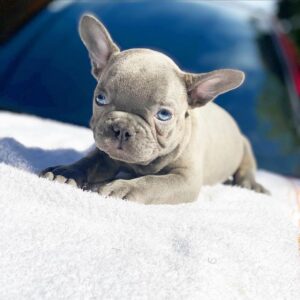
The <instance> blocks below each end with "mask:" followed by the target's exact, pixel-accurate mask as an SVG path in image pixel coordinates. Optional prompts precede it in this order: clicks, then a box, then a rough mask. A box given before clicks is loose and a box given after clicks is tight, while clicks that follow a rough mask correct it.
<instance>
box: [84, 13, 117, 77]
mask: <svg viewBox="0 0 300 300" xmlns="http://www.w3.org/2000/svg"><path fill="white" fill-rule="evenodd" d="M79 35H80V38H81V40H82V42H83V44H84V45H85V46H86V48H87V50H88V51H89V56H90V59H91V64H92V74H93V75H94V77H95V78H96V79H98V78H99V76H100V74H101V72H102V70H103V68H104V67H105V65H106V64H107V62H108V60H109V59H110V57H111V55H112V54H113V53H117V52H119V51H120V49H119V48H118V46H117V45H116V44H115V43H114V42H113V40H112V39H111V37H110V34H109V33H108V31H107V29H106V28H105V27H104V25H103V24H102V23H101V22H100V21H99V20H97V19H96V18H95V17H93V16H92V15H89V14H85V15H83V16H82V17H81V19H80V22H79Z"/></svg>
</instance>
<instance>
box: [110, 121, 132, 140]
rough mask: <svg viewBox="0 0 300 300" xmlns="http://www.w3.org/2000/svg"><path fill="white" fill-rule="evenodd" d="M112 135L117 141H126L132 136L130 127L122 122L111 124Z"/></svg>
mask: <svg viewBox="0 0 300 300" xmlns="http://www.w3.org/2000/svg"><path fill="white" fill-rule="evenodd" d="M111 130H112V132H113V135H114V137H115V138H116V139H117V140H119V141H128V140H129V138H130V137H132V136H133V133H132V129H128V128H126V127H125V126H123V125H122V124H114V125H112V126H111Z"/></svg>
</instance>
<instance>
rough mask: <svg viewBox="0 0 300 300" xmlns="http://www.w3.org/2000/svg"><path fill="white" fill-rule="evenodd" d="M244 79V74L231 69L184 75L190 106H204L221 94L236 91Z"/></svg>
mask: <svg viewBox="0 0 300 300" xmlns="http://www.w3.org/2000/svg"><path fill="white" fill-rule="evenodd" d="M244 79H245V74H244V72H242V71H239V70H231V69H223V70H216V71H213V72H209V73H202V74H192V73H184V81H185V83H186V87H187V92H188V101H189V105H190V106H191V107H192V108H194V107H199V106H203V105H205V104H206V103H208V102H210V101H212V100H214V99H215V98H216V97H217V96H219V95H220V94H223V93H226V92H228V91H230V90H233V89H236V88H237V87H239V86H240V85H241V84H242V83H243V82H244Z"/></svg>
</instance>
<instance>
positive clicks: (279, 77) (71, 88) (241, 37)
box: [0, 1, 300, 177]
mask: <svg viewBox="0 0 300 300" xmlns="http://www.w3.org/2000/svg"><path fill="white" fill-rule="evenodd" d="M84 12H91V13H93V14H95V15H97V16H98V17H99V18H100V19H101V20H102V21H103V23H104V24H105V25H106V26H107V27H108V29H109V31H110V32H111V34H112V36H113V38H114V40H115V41H118V43H119V46H120V48H121V49H127V48H133V47H135V48H151V49H156V50H159V51H161V52H164V53H165V54H167V55H169V56H171V57H172V58H173V59H174V60H175V62H177V63H178V65H179V66H180V67H181V68H182V69H184V70H187V71H192V72H208V71H211V70H214V69H219V68H236V69H241V70H243V71H244V72H245V73H246V81H245V83H244V85H243V86H242V87H240V88H239V89H237V90H235V91H232V92H230V93H227V94H225V95H222V96H220V97H219V98H218V99H217V102H218V104H219V105H221V106H223V107H224V108H225V109H226V110H228V111H229V112H230V113H231V114H232V115H233V116H234V118H235V119H236V120H237V122H238V123H239V125H240V128H241V129H242V131H243V132H244V133H245V135H247V136H248V138H249V139H250V140H251V143H252V145H253V148H254V151H255V154H256V157H257V160H258V165H259V167H260V168H264V169H267V170H271V171H275V172H278V173H282V174H286V175H290V176H297V177H300V97H299V95H300V74H299V68H298V65H297V64H296V58H295V53H294V48H293V45H292V44H291V43H290V41H289V40H288V38H287V37H286V36H285V34H284V33H283V32H281V30H280V26H279V24H278V23H277V21H276V20H275V21H274V18H271V17H269V16H268V15H266V14H263V13H257V12H253V11H252V10H250V9H245V8H244V7H239V6H238V5H232V4H229V3H226V1H224V2H223V4H222V3H221V2H218V4H213V3H209V1H205V2H202V1H199V2H185V1H159V2H158V1H92V2H76V1H75V2H72V1H66V2H65V1H55V2H52V3H50V4H49V5H48V6H47V7H45V8H44V9H42V10H40V11H39V13H38V14H37V15H35V16H34V17H33V18H31V20H30V21H28V22H27V23H26V24H25V25H24V26H22V27H21V28H19V30H18V31H17V32H15V33H14V34H12V35H11V36H9V37H8V38H7V39H6V40H5V41H4V42H3V43H2V44H1V45H0V109H2V110H11V111H15V112H22V113H29V114H34V115H38V116H41V117H47V118H52V119H56V120H59V121H63V122H70V123H73V124H79V125H84V126H88V124H89V118H90V116H91V110H92V93H93V89H94V87H95V84H96V82H95V80H94V79H93V77H92V76H91V74H90V63H89V59H88V55H87V52H86V49H85V48H84V46H83V45H82V43H81V41H80V38H79V36H78V32H77V27H78V20H79V18H80V16H81V15H82V14H83V13H84Z"/></svg>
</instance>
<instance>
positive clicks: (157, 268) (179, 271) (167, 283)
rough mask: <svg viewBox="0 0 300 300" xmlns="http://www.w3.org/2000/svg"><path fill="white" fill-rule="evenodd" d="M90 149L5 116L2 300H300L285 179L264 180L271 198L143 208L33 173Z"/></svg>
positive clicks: (235, 191) (239, 192)
mask: <svg viewBox="0 0 300 300" xmlns="http://www.w3.org/2000/svg"><path fill="white" fill-rule="evenodd" d="M3 117H5V118H6V119H5V122H6V125H5V126H6V129H5V130H3V125H2V124H3V123H2V120H3ZM20 118H21V119H22V120H21V119H20ZM31 122H32V124H33V125H32V126H30V123H31ZM24 123H26V124H27V125H26V126H27V127H26V128H27V132H26V134H25V135H23V130H24V127H22V124H24ZM9 124H11V126H9ZM10 128H13V130H10ZM52 128H53V129H54V128H55V131H59V132H58V135H57V136H58V137H57V138H56V136H55V134H53V135H48V132H49V130H52ZM36 130H37V131H38V132H37V134H36V135H35V131H36ZM43 130H44V133H43ZM64 134H65V138H64ZM80 134H82V138H81V141H82V144H80V139H79V140H78V137H79V135H80ZM36 136H37V137H38V139H39V140H37V139H36ZM72 139H74V140H76V143H75V145H76V146H75V147H73V144H72ZM66 140H68V141H69V142H70V143H69V144H68V145H67V144H66V142H65V141H66ZM91 144H92V138H91V134H90V132H89V131H87V130H85V129H82V128H77V127H75V126H74V127H73V126H70V125H63V124H59V123H56V122H51V121H44V120H39V119H36V118H32V117H28V116H17V115H13V114H6V113H0V162H2V163H0V212H1V213H0V299H201V298H202V299H291V300H294V299H300V267H299V266H300V259H299V254H298V245H297V235H298V230H297V227H296V226H295V225H294V224H293V222H292V218H291V216H292V212H293V210H294V209H295V203H296V202H295V199H296V198H295V197H296V196H295V194H293V189H292V187H291V183H290V182H289V181H288V180H287V179H285V178H283V177H280V176H277V175H273V174H270V173H267V172H260V173H259V179H260V181H261V182H262V183H263V184H265V185H266V186H267V188H269V189H270V190H271V191H272V193H273V196H272V197H269V196H265V195H260V194H256V193H254V192H251V191H248V190H244V189H241V188H238V187H228V186H223V185H217V186H214V187H204V188H203V191H202V192H201V194H200V195H199V199H198V200H197V201H196V202H194V203H190V204H180V205H176V206H172V205H159V206H155V205H148V206H145V205H141V204H136V203H131V202H125V201H122V200H118V199H105V198H103V197H100V196H99V195H97V194H95V193H90V192H83V191H81V190H79V189H75V188H73V187H71V186H67V185H64V184H59V183H55V182H54V183H53V182H49V181H47V180H45V179H41V178H38V177H37V176H36V175H35V174H34V173H35V172H37V171H39V170H40V169H42V168H44V167H46V166H48V165H49V164H50V165H51V164H60V163H66V162H71V161H73V160H76V159H78V158H79V157H81V156H82V155H83V154H84V152H83V150H84V149H87V148H88V147H89V146H90V145H91ZM71 147H72V148H71ZM21 169H22V170H21Z"/></svg>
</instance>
